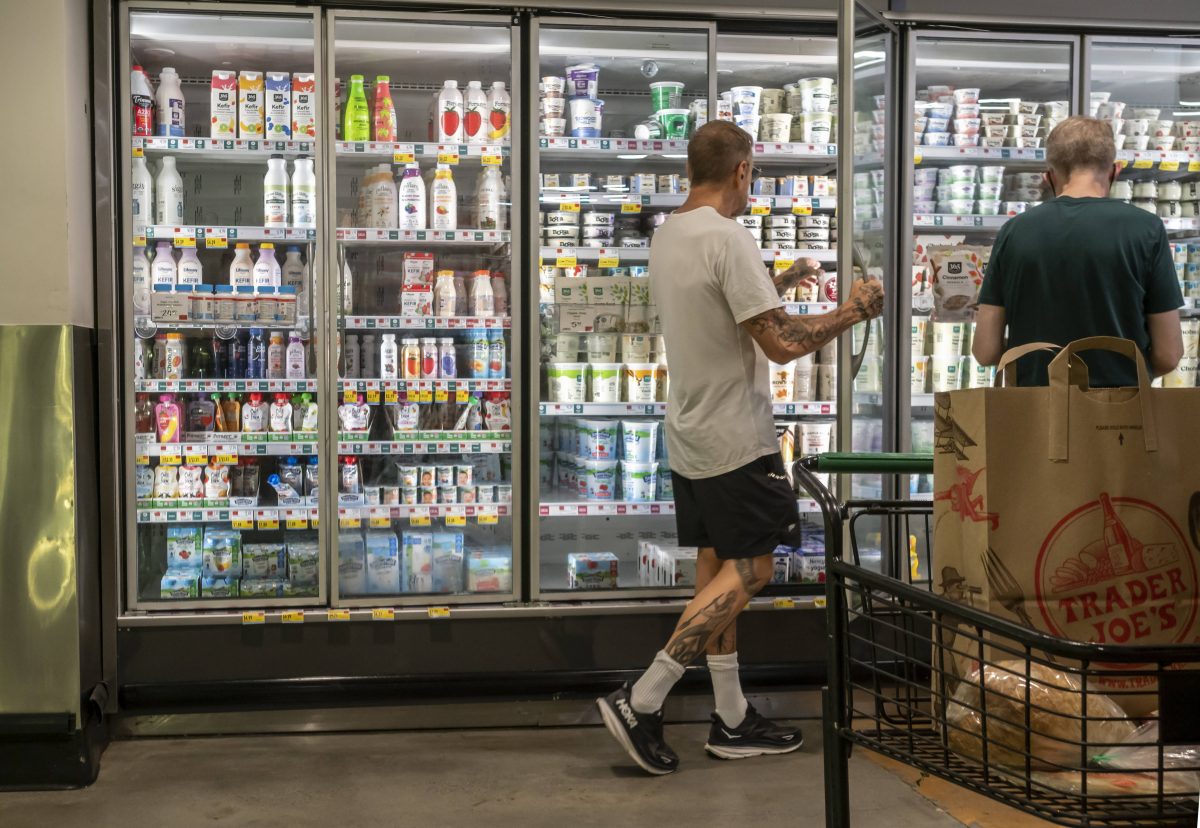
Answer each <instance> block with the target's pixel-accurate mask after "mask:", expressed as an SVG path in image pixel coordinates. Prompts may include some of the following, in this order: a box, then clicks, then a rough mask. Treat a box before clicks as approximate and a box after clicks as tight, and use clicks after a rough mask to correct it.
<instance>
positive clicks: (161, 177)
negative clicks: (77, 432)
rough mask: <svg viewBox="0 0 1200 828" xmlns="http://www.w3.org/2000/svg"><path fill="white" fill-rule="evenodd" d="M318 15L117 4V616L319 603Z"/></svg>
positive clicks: (322, 587)
mask: <svg viewBox="0 0 1200 828" xmlns="http://www.w3.org/2000/svg"><path fill="white" fill-rule="evenodd" d="M318 25H319V24H318V21H317V19H316V18H315V16H314V15H313V14H311V13H304V12H300V11H298V10H297V11H293V12H289V11H288V10H286V9H284V10H282V11H280V12H279V13H278V14H276V13H271V14H266V13H263V12H261V11H256V12H245V13H241V12H238V11H237V10H236V6H233V7H231V9H230V10H229V11H222V12H221V13H215V12H204V11H194V12H193V11H187V12H182V11H181V12H165V11H158V10H153V9H150V8H145V7H137V8H129V7H126V8H125V9H123V14H122V18H121V26H122V28H121V37H122V42H123V43H124V44H125V45H126V47H127V48H125V49H122V50H121V68H120V71H121V72H122V86H121V89H122V98H123V100H124V101H126V102H128V105H127V106H124V107H123V110H124V113H123V115H122V117H121V119H120V124H121V126H120V129H121V130H122V133H123V135H124V136H126V137H125V138H124V139H123V140H122V144H123V146H124V147H125V152H124V156H125V159H126V160H125V161H124V163H123V164H122V167H123V170H122V173H123V176H124V178H123V184H124V187H123V188H122V189H123V190H124V192H125V193H128V194H129V197H128V198H127V201H126V204H125V206H124V208H123V230H122V233H123V235H122V244H121V245H120V246H119V249H121V251H122V260H123V265H122V267H123V270H122V272H123V273H124V279H123V280H122V288H123V292H124V297H123V313H124V316H125V318H126V319H128V320H131V323H132V324H130V325H128V326H127V328H126V342H127V348H128V350H127V352H126V370H127V372H128V373H127V374H126V376H128V377H131V378H132V379H131V380H130V382H131V386H132V387H126V389H125V390H126V394H127V399H129V400H130V401H131V403H132V405H131V406H130V408H131V410H129V411H127V413H126V418H127V419H126V423H127V428H128V429H129V433H130V435H131V436H132V439H131V440H129V441H128V443H127V449H126V451H127V461H128V462H129V463H130V465H129V468H130V469H131V470H132V474H131V477H132V480H130V481H129V483H128V484H127V485H128V489H127V496H128V497H129V498H130V500H131V501H132V502H134V503H136V508H135V509H134V510H133V513H132V514H131V515H130V516H129V517H128V518H127V519H128V520H129V523H130V536H131V537H132V538H133V539H134V543H133V544H132V545H131V547H130V550H129V553H128V555H127V566H128V575H129V603H130V606H131V607H132V608H134V609H140V610H157V609H183V608H193V609H195V608H221V607H225V608H230V607H245V606H254V607H257V606H263V605H270V604H280V603H286V604H291V605H304V604H315V603H318V602H319V601H322V600H324V597H325V589H326V587H325V580H324V575H323V573H324V572H325V561H324V557H323V555H322V554H321V548H322V547H321V544H320V543H319V540H318V532H317V531H315V530H317V528H318V525H319V520H318V508H317V497H318V491H319V487H320V478H319V474H318V470H319V466H318V464H317V422H316V416H317V408H316V407H317V405H318V403H320V404H322V405H323V404H324V400H323V399H322V400H318V395H317V393H316V391H317V385H318V381H317V378H318V376H319V374H320V371H319V370H318V365H319V360H318V357H317V355H318V353H319V348H320V347H321V345H322V342H321V338H320V336H319V333H320V332H319V330H318V329H317V328H316V327H315V326H314V325H313V324H312V321H313V320H315V319H319V318H320V317H321V309H322V307H323V303H322V302H321V298H320V296H319V295H318V293H317V291H315V290H314V289H313V286H314V284H317V283H318V282H319V271H320V265H321V259H320V255H319V253H320V251H319V250H318V248H317V244H316V239H317V230H316V227H317V223H316V218H315V215H316V210H317V207H318V205H319V199H320V198H321V197H322V195H323V194H322V193H321V192H320V191H319V189H318V187H317V182H318V181H319V180H320V175H321V170H320V169H319V166H320V162H319V158H320V156H319V154H318V153H317V152H316V144H315V141H316V137H317V134H318V132H319V131H320V130H321V129H322V126H323V124H322V120H321V119H320V117H319V116H318V113H317V107H316V98H315V91H314V90H315V88H316V85H317V84H318V83H319V82H320V80H321V79H320V78H319V76H318V75H317V66H316V52H317V50H316V43H317V42H318V41H319V32H318V30H317V27H318ZM234 33H236V34H237V35H238V36H237V37H236V38H231V37H230V35H232V34H234Z"/></svg>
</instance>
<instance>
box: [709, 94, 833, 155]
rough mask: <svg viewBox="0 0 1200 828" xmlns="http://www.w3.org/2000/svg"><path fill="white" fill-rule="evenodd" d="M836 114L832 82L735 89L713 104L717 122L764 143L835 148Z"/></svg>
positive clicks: (721, 96) (722, 95)
mask: <svg viewBox="0 0 1200 828" xmlns="http://www.w3.org/2000/svg"><path fill="white" fill-rule="evenodd" d="M836 112H837V85H836V83H835V82H834V80H833V78H819V77H813V78H801V79H800V80H798V81H796V82H795V83H786V84H784V85H783V87H782V88H770V87H768V88H764V87H761V86H735V87H733V88H732V89H730V90H729V91H727V92H722V93H721V95H720V99H719V100H718V102H717V118H719V119H721V120H726V121H733V122H734V123H736V124H737V125H738V126H739V127H741V128H742V129H744V130H745V131H746V133H747V134H748V135H749V136H750V138H751V139H752V140H755V141H763V142H764V143H779V144H784V143H789V142H792V143H803V144H835V143H837V115H836V114H835V113H836Z"/></svg>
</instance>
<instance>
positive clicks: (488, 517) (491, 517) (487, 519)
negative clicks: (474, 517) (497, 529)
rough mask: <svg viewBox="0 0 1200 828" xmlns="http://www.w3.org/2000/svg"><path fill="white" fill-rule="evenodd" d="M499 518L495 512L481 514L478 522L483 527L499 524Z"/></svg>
mask: <svg viewBox="0 0 1200 828" xmlns="http://www.w3.org/2000/svg"><path fill="white" fill-rule="evenodd" d="M499 520H500V517H499V516H498V515H497V514H496V513H495V512H482V513H481V514H480V515H479V522H480V523H481V524H483V525H484V526H487V525H490V524H493V523H497V522H499Z"/></svg>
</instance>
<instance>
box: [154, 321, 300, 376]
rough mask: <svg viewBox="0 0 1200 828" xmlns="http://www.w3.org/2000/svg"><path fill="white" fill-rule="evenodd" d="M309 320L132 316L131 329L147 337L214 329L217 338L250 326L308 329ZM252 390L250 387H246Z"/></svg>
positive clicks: (288, 329)
mask: <svg viewBox="0 0 1200 828" xmlns="http://www.w3.org/2000/svg"><path fill="white" fill-rule="evenodd" d="M308 324H309V321H308V319H306V318H302V319H298V320H296V322H295V323H293V324H291V325H288V324H285V323H283V322H274V321H267V320H265V319H264V320H263V321H261V322H216V321H206V322H160V321H158V320H156V319H154V317H153V316H136V317H134V322H133V330H134V333H136V334H137V335H138V336H141V337H143V338H149V337H151V336H154V334H155V333H156V332H158V331H214V332H215V333H216V334H217V338H218V339H231V338H232V337H233V335H234V334H235V333H236V332H238V331H249V330H250V329H251V328H262V329H263V330H267V329H269V330H272V331H292V330H300V331H306V330H308ZM247 390H252V389H247Z"/></svg>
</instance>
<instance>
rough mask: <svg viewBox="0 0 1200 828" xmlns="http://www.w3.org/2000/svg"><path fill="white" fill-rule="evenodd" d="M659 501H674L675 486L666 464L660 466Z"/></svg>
mask: <svg viewBox="0 0 1200 828" xmlns="http://www.w3.org/2000/svg"><path fill="white" fill-rule="evenodd" d="M657 497H658V499H659V500H674V499H675V486H674V485H673V483H672V480H671V470H670V469H669V468H667V465H666V463H661V464H659V467H658V493H657Z"/></svg>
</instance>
